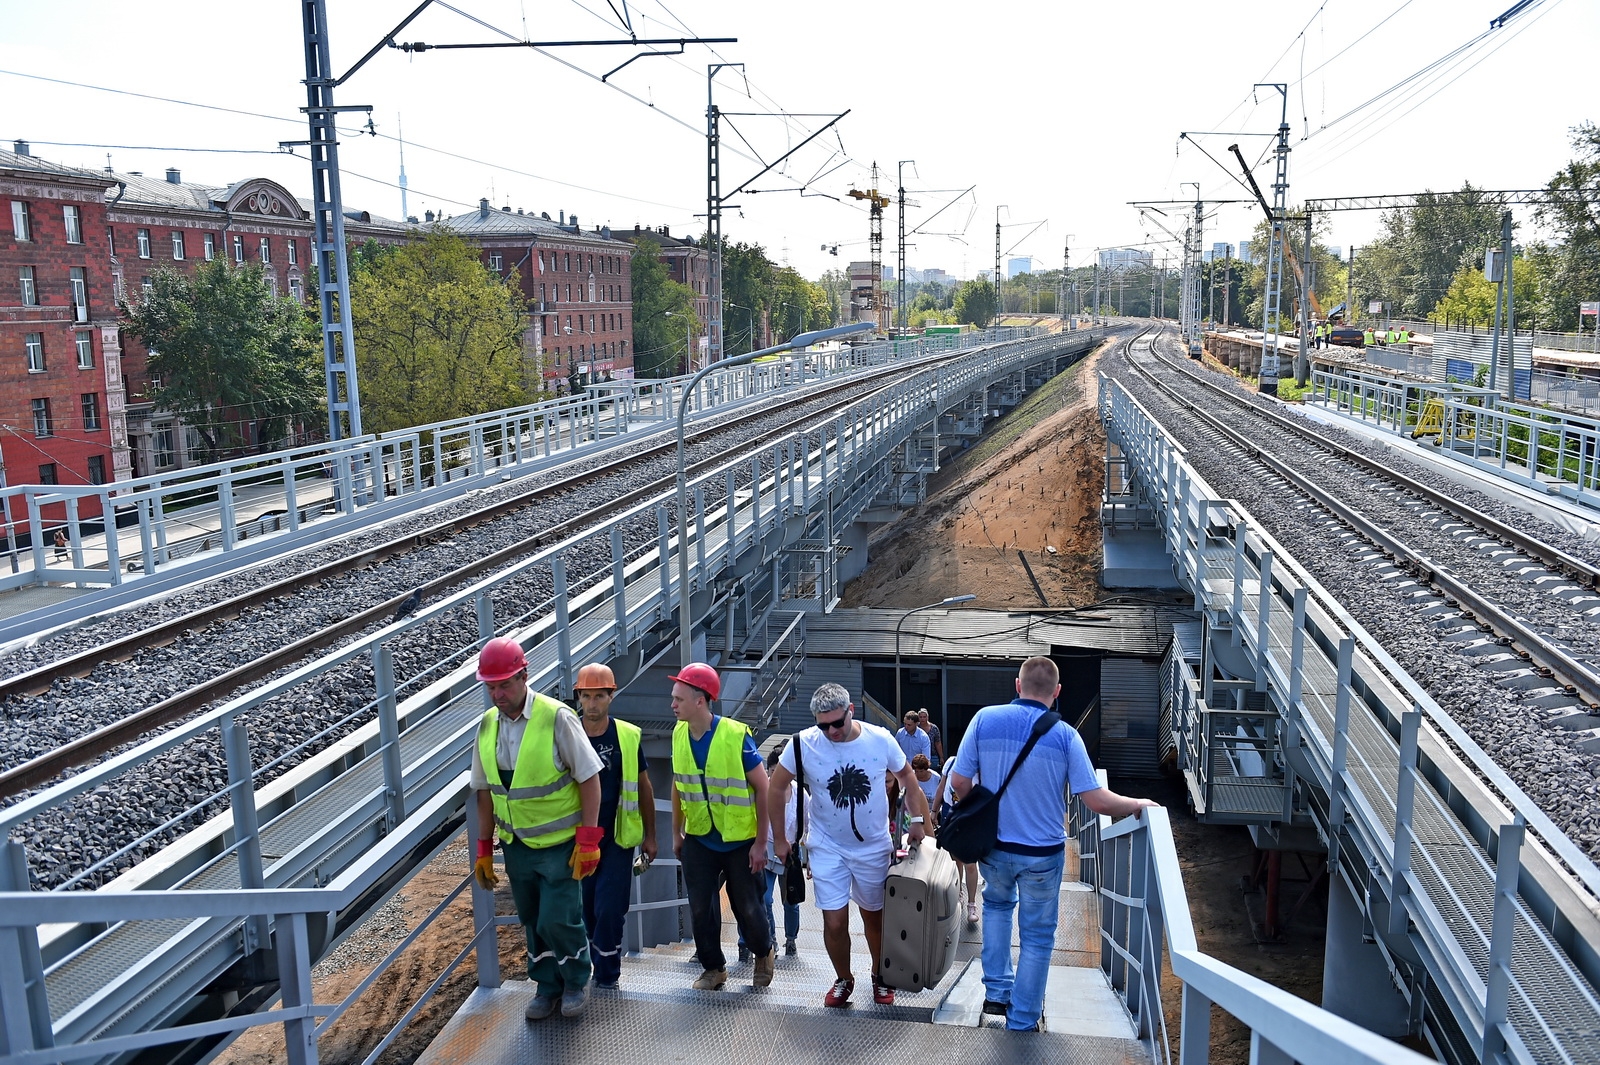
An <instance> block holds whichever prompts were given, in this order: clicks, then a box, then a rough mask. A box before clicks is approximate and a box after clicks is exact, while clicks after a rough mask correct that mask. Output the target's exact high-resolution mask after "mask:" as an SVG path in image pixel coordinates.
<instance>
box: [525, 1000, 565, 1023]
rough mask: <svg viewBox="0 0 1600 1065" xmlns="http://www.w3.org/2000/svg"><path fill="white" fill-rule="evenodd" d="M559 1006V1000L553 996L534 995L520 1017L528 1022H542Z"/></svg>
mask: <svg viewBox="0 0 1600 1065" xmlns="http://www.w3.org/2000/svg"><path fill="white" fill-rule="evenodd" d="M560 1004H561V1000H560V999H558V998H556V996H554V995H534V996H533V1001H532V1002H530V1003H528V1008H527V1009H525V1010H523V1011H522V1015H523V1016H524V1017H526V1018H527V1019H528V1020H530V1021H542V1020H544V1019H545V1018H546V1017H548V1016H550V1015H551V1014H552V1013H554V1012H555V1011H556V1009H557V1007H559V1006H560Z"/></svg>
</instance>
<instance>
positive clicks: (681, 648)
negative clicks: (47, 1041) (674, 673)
mask: <svg viewBox="0 0 1600 1065" xmlns="http://www.w3.org/2000/svg"><path fill="white" fill-rule="evenodd" d="M872 328H873V323H872V322H852V323H851V324H849V325H836V326H834V327H833V328H831V329H818V330H816V331H815V332H811V333H801V334H800V335H799V336H797V337H790V338H789V339H788V340H786V341H784V342H783V343H782V344H775V345H773V346H772V347H770V348H761V349H760V350H759V351H748V352H745V353H744V354H743V355H735V356H734V357H733V358H731V359H719V360H717V361H716V362H714V363H711V364H710V365H708V366H703V367H701V368H700V372H699V373H696V374H695V375H694V377H692V378H690V380H689V383H688V385H686V386H685V387H684V389H683V396H682V397H681V398H680V399H679V400H678V653H679V664H680V665H683V666H687V665H688V664H689V663H690V662H692V661H693V660H694V659H693V655H694V640H693V639H692V637H691V634H692V633H693V631H694V630H693V628H692V626H693V623H694V619H693V617H691V615H690V611H689V477H688V467H687V466H686V465H685V464H684V454H683V427H684V418H685V417H686V416H687V415H688V412H689V397H691V396H693V395H694V390H695V389H696V388H698V387H699V385H700V382H701V381H702V380H703V379H704V378H705V376H706V374H708V373H710V372H711V371H712V370H714V369H729V370H731V369H733V368H734V367H735V366H744V365H746V364H748V363H751V362H754V361H755V360H756V359H759V358H761V357H762V356H764V355H776V354H778V353H779V352H780V351H791V350H793V349H795V348H805V347H810V346H811V345H812V344H820V343H822V342H823V341H824V340H832V339H833V338H835V337H842V336H846V335H848V334H850V333H861V332H865V331H867V330H870V329H872ZM758 487H759V486H758ZM728 532H729V533H730V535H731V534H732V532H733V530H732V528H730V529H729V530H728ZM663 564H665V560H663ZM967 598H969V599H970V598H972V597H971V596H968V597H967ZM934 605H935V606H938V605H939V604H938V603H935V604H934Z"/></svg>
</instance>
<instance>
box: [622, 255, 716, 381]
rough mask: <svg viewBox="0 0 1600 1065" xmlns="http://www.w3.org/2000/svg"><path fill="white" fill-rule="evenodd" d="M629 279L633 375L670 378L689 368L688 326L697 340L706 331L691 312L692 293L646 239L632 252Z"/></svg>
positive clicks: (692, 303) (692, 311) (692, 307)
mask: <svg viewBox="0 0 1600 1065" xmlns="http://www.w3.org/2000/svg"><path fill="white" fill-rule="evenodd" d="M632 278H633V372H634V375H635V376H638V377H671V376H672V375H673V374H674V373H677V372H678V371H679V370H680V369H681V368H684V367H686V366H687V365H688V362H687V360H686V359H685V357H684V355H685V349H684V345H685V344H686V343H687V342H688V339H689V323H691V322H692V323H693V327H694V333H695V335H696V336H697V337H698V336H700V335H701V334H703V333H704V332H705V326H704V325H703V324H702V323H701V322H700V319H699V318H697V317H696V316H695V313H694V290H693V289H691V288H690V287H689V286H688V285H683V284H679V283H678V282H676V281H674V280H672V278H671V276H670V275H669V274H668V273H667V264H666V263H665V262H663V261H662V259H661V245H660V244H657V243H656V242H655V241H653V240H649V239H645V240H641V241H639V243H638V245H637V246H636V247H635V249H634V252H633V274H632Z"/></svg>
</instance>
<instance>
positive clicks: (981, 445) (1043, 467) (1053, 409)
mask: <svg viewBox="0 0 1600 1065" xmlns="http://www.w3.org/2000/svg"><path fill="white" fill-rule="evenodd" d="M1098 362H1099V352H1098V351H1097V352H1095V353H1094V354H1092V355H1090V356H1089V357H1088V358H1086V359H1084V360H1083V361H1081V362H1079V363H1077V364H1076V365H1075V366H1073V367H1071V368H1070V369H1068V370H1067V371H1066V372H1064V373H1062V374H1058V375H1057V376H1056V377H1055V378H1054V379H1053V380H1051V381H1050V382H1049V383H1048V384H1046V385H1045V386H1044V387H1043V388H1040V389H1038V390H1037V391H1035V392H1034V393H1033V394H1032V395H1031V396H1029V397H1028V398H1027V399H1026V400H1025V401H1024V402H1023V404H1022V405H1021V406H1019V407H1018V408H1017V409H1016V410H1014V411H1012V412H1011V413H1010V414H1008V415H1007V416H1006V417H1005V418H1003V419H1001V421H1000V422H999V423H998V424H997V425H996V426H994V427H993V428H992V429H991V430H990V432H989V434H988V435H987V436H985V437H984V438H983V439H982V440H980V441H978V442H977V443H976V444H975V445H973V446H972V447H971V448H970V449H968V450H967V451H966V452H964V453H963V454H961V455H959V456H957V457H956V458H954V459H953V460H951V462H950V463H949V465H947V466H945V468H944V469H942V470H940V471H939V473H938V474H936V475H934V476H933V477H931V478H930V479H929V484H928V499H927V501H926V502H924V503H923V504H922V505H920V506H918V507H916V508H915V509H913V510H910V511H908V512H906V513H905V514H904V515H902V516H901V517H900V518H899V520H897V521H895V522H893V523H892V524H890V525H888V526H886V527H885V528H884V529H883V530H880V531H879V532H878V533H877V535H875V536H874V537H873V540H872V543H871V545H870V552H871V555H872V562H871V564H870V565H869V566H868V567H867V570H866V572H865V573H863V574H862V575H861V576H860V577H858V578H856V579H855V580H854V581H852V582H851V583H850V584H849V586H848V587H847V588H846V589H845V591H844V594H843V597H842V598H843V605H844V606H846V607H857V606H871V607H913V606H918V605H920V604H921V603H923V602H926V601H927V600H926V596H927V595H928V594H929V592H930V590H932V591H934V592H935V593H936V594H937V595H946V594H952V589H954V590H957V591H959V592H971V593H972V594H974V595H976V596H977V597H978V600H977V605H978V606H984V607H993V608H996V609H1016V608H1025V607H1039V606H1084V605H1086V604H1089V603H1093V602H1094V601H1095V600H1096V599H1097V598H1098V597H1099V595H1100V590H1099V585H1098V584H1097V582H1096V574H1097V573H1098V571H1099V566H1100V491H1101V481H1102V476H1101V456H1103V455H1104V454H1105V433H1104V430H1103V428H1102V427H1101V424H1100V419H1099V416H1098V415H1097V413H1096V410H1095V384H1094V382H1095V366H1096V365H1097V363H1098ZM1018 552H1021V553H1022V556H1025V557H1026V559H1027V562H1026V563H1024V562H1023V557H1021V556H1019V555H1018ZM1030 569H1031V570H1032V577H1031V578H1030V576H1029V570H1030ZM1034 581H1037V582H1038V586H1037V587H1035V584H1034ZM1041 593H1042V596H1041Z"/></svg>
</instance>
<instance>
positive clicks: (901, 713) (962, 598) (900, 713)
mask: <svg viewBox="0 0 1600 1065" xmlns="http://www.w3.org/2000/svg"><path fill="white" fill-rule="evenodd" d="M976 598H978V597H977V596H975V595H972V594H971V593H968V594H966V595H952V596H947V597H945V598H944V599H941V600H939V601H938V602H937V603H927V604H925V605H923V606H918V607H912V608H911V609H910V610H907V611H906V612H905V613H904V614H901V615H900V620H899V621H897V622H895V626H894V719H895V720H896V721H902V722H903V721H904V720H905V716H906V712H905V710H904V709H902V708H901V706H900V626H902V625H904V624H905V623H906V618H908V617H910V616H911V615H912V614H915V613H917V612H918V611H921V610H932V609H933V608H934V607H936V606H955V605H956V604H957V603H970V602H972V601H973V600H974V599H976Z"/></svg>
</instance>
